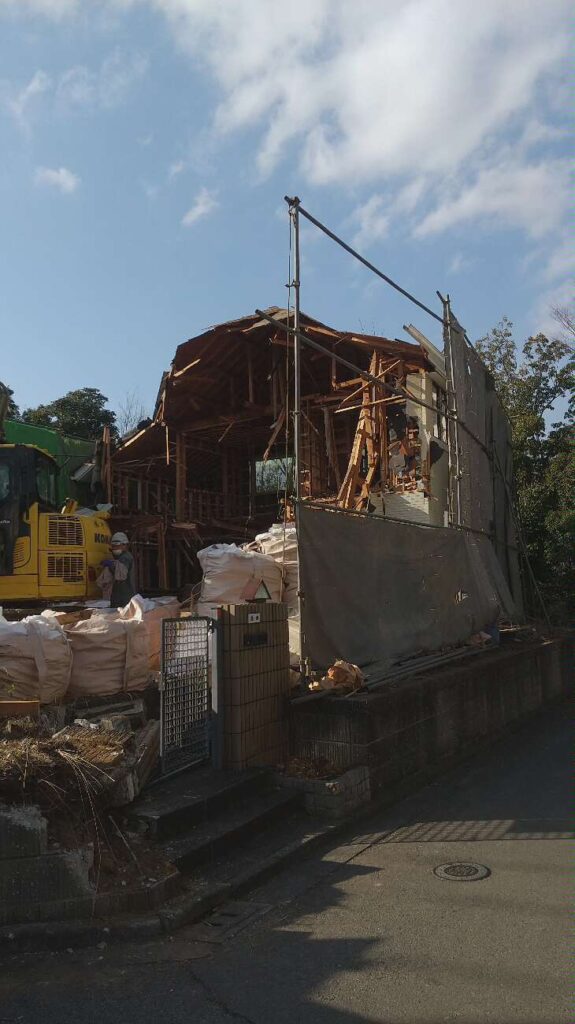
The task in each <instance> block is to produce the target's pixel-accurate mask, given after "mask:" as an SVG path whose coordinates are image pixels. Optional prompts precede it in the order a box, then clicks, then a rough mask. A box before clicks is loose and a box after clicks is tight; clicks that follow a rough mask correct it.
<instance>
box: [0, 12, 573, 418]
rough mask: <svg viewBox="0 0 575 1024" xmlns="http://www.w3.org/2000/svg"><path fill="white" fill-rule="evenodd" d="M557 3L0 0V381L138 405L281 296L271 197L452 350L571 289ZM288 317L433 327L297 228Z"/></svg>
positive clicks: (521, 327)
mask: <svg viewBox="0 0 575 1024" xmlns="http://www.w3.org/2000/svg"><path fill="white" fill-rule="evenodd" d="M569 11H570V4H569V3H567V2H565V0H529V2H528V0H482V2H481V3H477V0H459V2H458V3H457V4H456V5H454V4H453V2H452V0H449V2H447V0H393V2H391V0H354V2H353V3H350V2H349V0H291V2H290V3H289V4H286V3H280V2H278V0H0V150H1V153H2V160H1V161H0V222H1V224H2V245H1V247H0V337H1V339H2V341H1V352H2V358H1V360H0V379H2V380H4V381H5V382H6V383H8V384H9V385H10V386H11V387H12V388H13V389H14V391H15V397H16V400H17V401H18V403H19V404H20V406H21V407H26V406H29V405H35V404H38V403H40V402H45V401H50V400H52V399H54V398H56V397H58V396H59V395H61V394H63V393H65V392H66V391H68V390H70V389H72V388H77V387H83V386H91V387H98V388H100V389H101V390H102V391H103V392H104V393H105V394H106V395H108V396H109V399H110V404H111V405H112V406H113V407H115V408H118V407H119V406H121V404H122V403H123V401H124V400H125V396H126V394H127V393H128V392H134V391H135V392H137V393H138V395H139V397H140V399H141V401H142V403H143V405H144V406H147V407H148V408H151V407H152V405H153V400H154V398H155V394H156V390H157V386H158V383H159V379H160V374H161V372H162V370H163V369H165V368H166V367H167V366H168V365H169V363H170V360H171V358H172V355H173V352H174V350H175V347H176V345H177V344H178V343H179V342H181V341H183V340H185V339H186V338H188V337H191V336H193V335H194V334H197V333H199V332H200V331H202V330H203V329H205V328H206V327H207V326H209V325H210V324H212V323H217V322H218V321H222V320H226V319H230V318H233V317H236V316H241V315H243V314H244V313H246V312H250V311H252V310H253V309H255V307H256V306H269V305H274V304H275V305H283V304H285V301H286V289H285V282H286V281H287V259H288V220H287V214H286V211H285V209H284V203H283V196H284V194H285V193H290V194H293V193H297V194H298V195H299V196H300V197H301V199H302V202H303V204H304V205H305V206H306V207H307V208H308V209H309V210H310V211H311V212H313V213H315V215H316V216H318V217H319V218H320V219H322V220H324V221H325V222H327V223H328V224H329V225H330V226H331V227H332V228H333V230H335V231H336V232H339V233H341V234H343V235H344V237H346V238H347V239H348V240H349V241H351V242H352V243H354V244H356V245H357V247H358V248H359V249H360V250H361V251H362V252H363V253H365V255H366V256H367V257H368V258H369V259H371V260H372V261H373V262H375V263H376V264H377V265H378V266H380V267H381V269H382V270H384V271H385V272H386V273H387V274H389V275H390V276H392V277H394V278H395V279H396V280H399V282H400V283H401V284H403V286H404V287H406V288H408V289H409V290H411V291H413V292H414V293H415V294H416V295H417V296H418V297H420V298H421V299H422V300H423V301H424V302H426V303H427V304H429V305H432V306H434V307H435V305H436V303H437V299H436V297H435V291H436V289H439V290H440V291H442V292H444V293H445V292H449V293H450V294H451V297H452V302H453V308H454V310H455V312H456V313H457V314H458V316H459V318H460V320H461V321H462V322H463V323H464V324H465V326H466V327H467V331H468V333H469V336H470V337H471V338H472V339H474V338H477V337H479V336H480V335H482V334H483V333H485V332H486V331H487V330H488V329H489V328H490V327H491V326H493V325H494V324H495V323H496V322H497V321H498V320H499V319H500V318H501V317H502V316H503V315H504V314H506V315H507V316H509V317H510V318H511V319H512V320H513V321H514V323H515V325H516V335H517V338H518V340H521V339H522V338H523V337H526V336H527V335H528V334H530V333H536V332H537V331H538V330H540V329H543V330H550V329H551V326H552V321H551V320H550V316H549V308H550V306H551V305H552V304H553V303H564V302H566V301H568V298H569V294H570V288H571V286H572V280H573V247H572V243H571V238H570V235H571V237H572V227H571V223H570V218H571V216H572V207H571V205H570V189H569V184H570V183H569V171H570V157H571V154H572V145H571V132H572V126H571V125H570V123H569V115H570V106H571V101H572V96H571V92H572V90H571V89H570V82H569V71H568V68H569V65H568V55H569V48H570V44H571V40H570V37H569ZM302 308H303V309H304V310H305V311H306V312H308V313H310V314H311V315H313V316H315V317H317V318H319V319H321V320H324V321H326V322H327V323H329V324H331V325H333V326H336V327H341V328H346V329H354V328H355V329H360V330H363V331H365V332H372V331H373V332H375V333H379V334H383V335H386V336H388V337H399V336H401V334H402V325H403V324H404V323H409V322H412V323H414V324H416V325H417V326H418V327H420V329H422V330H423V331H424V332H425V333H427V334H428V336H429V337H431V338H432V339H433V340H435V341H436V342H438V341H439V336H438V327H439V325H438V324H436V323H435V322H434V321H433V320H431V319H430V318H428V317H427V316H426V315H425V314H424V313H421V312H420V311H418V310H417V309H416V308H415V307H412V306H410V305H409V304H408V303H407V302H406V301H405V300H403V299H401V298H400V297H399V296H397V295H396V294H395V293H394V292H392V291H391V290H390V289H388V288H387V287H386V286H385V285H384V284H383V283H380V282H378V281H377V280H376V279H374V278H372V277H371V275H369V273H368V272H367V271H366V270H364V269H363V268H362V267H360V266H359V265H357V264H355V262H354V261H353V260H351V258H350V257H348V256H346V255H345V254H343V253H342V252H341V251H339V250H337V249H336V248H335V247H334V246H333V244H332V243H330V242H328V241H327V240H326V239H324V238H323V237H321V236H319V235H318V234H317V233H316V232H315V230H314V229H312V228H309V229H308V227H307V226H304V229H303V231H302Z"/></svg>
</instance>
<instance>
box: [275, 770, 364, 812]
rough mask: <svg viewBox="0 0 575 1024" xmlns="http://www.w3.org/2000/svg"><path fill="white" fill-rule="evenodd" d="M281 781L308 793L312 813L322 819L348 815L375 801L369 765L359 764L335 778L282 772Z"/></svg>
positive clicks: (287, 785)
mask: <svg viewBox="0 0 575 1024" xmlns="http://www.w3.org/2000/svg"><path fill="white" fill-rule="evenodd" d="M277 781H278V783H279V784H280V785H281V786H283V787H284V788H287V789H297V790H298V791H299V792H300V793H303V794H304V801H305V809H306V811H307V812H308V814H314V815H317V816H318V817H321V818H335V819H338V818H345V817H347V815H348V814H352V813H353V811H356V810H357V809H358V808H359V807H363V806H365V804H368V803H369V801H370V800H371V786H370V778H369V768H368V767H367V766H366V765H358V766H357V767H356V768H350V769H349V770H348V771H346V772H344V773H343V774H342V775H338V776H337V778H334V779H306V778H302V777H301V776H290V775H278V776H277Z"/></svg>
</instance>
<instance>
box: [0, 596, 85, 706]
mask: <svg viewBox="0 0 575 1024" xmlns="http://www.w3.org/2000/svg"><path fill="white" fill-rule="evenodd" d="M71 670H72V652H71V649H70V645H69V643H68V640H67V638H66V634H65V633H64V630H63V629H62V627H61V626H60V625H59V623H58V622H56V621H49V620H47V619H44V618H43V617H42V616H41V615H29V616H28V617H27V618H25V619H23V620H22V622H7V620H6V619H5V618H4V617H3V616H0V699H4V700H39V701H40V702H41V703H42V704H52V703H54V702H55V701H59V700H61V699H62V697H63V696H64V695H65V693H66V691H67V689H68V684H69V682H70V674H71Z"/></svg>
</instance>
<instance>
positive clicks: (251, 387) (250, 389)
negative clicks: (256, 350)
mask: <svg viewBox="0 0 575 1024" xmlns="http://www.w3.org/2000/svg"><path fill="white" fill-rule="evenodd" d="M248 402H249V403H250V404H251V405H253V403H254V367H253V360H252V346H251V345H250V344H248Z"/></svg>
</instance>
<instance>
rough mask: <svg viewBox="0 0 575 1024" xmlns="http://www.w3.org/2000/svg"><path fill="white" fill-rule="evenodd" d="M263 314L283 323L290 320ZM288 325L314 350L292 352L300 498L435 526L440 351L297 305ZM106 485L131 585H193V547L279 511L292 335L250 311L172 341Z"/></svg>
mask: <svg viewBox="0 0 575 1024" xmlns="http://www.w3.org/2000/svg"><path fill="white" fill-rule="evenodd" d="M266 312H267V313H269V314H270V315H271V316H273V318H274V319H275V320H279V321H281V322H283V323H285V322H286V320H287V319H288V317H289V316H290V314H288V312H287V311H286V310H281V309H277V308H275V307H274V308H272V309H270V310H267V311H266ZM300 322H301V330H302V332H303V334H305V335H306V336H308V337H309V338H310V339H313V340H315V341H318V342H320V343H321V345H322V346H323V347H324V348H325V349H326V350H327V353H323V352H318V351H316V350H314V349H312V348H310V347H308V346H307V345H305V344H304V345H302V348H301V400H302V406H301V421H300V424H301V493H302V497H303V498H304V500H307V501H310V502H321V503H328V504H332V505H334V506H339V507H341V508H347V509H357V510H364V511H368V512H373V513H374V514H380V515H386V516H389V517H391V518H396V519H404V520H410V521H415V522H422V523H429V524H431V525H436V526H443V525H446V524H447V516H448V503H449V500H448V486H449V485H448V473H449V470H448V437H447V417H446V411H447V408H446V393H445V367H444V365H443V356H442V354H441V353H440V352H438V351H437V350H436V349H435V348H434V347H433V345H431V344H430V343H429V342H427V340H426V339H424V338H422V337H421V339H420V341H419V342H418V343H415V344H412V343H408V342H405V341H397V340H391V339H387V338H382V337H375V336H371V335H366V334H358V333H354V332H351V333H350V332H345V331H339V330H335V329H333V328H331V327H327V326H326V325H325V324H322V323H320V322H318V321H317V320H313V319H312V318H311V317H309V316H306V315H305V314H302V315H301V321H300ZM413 333H414V336H416V335H417V332H415V331H414V332H413ZM335 354H337V355H339V356H342V357H344V358H345V359H347V360H348V361H349V362H351V363H353V364H354V365H356V366H358V367H360V368H361V369H362V370H364V371H368V372H369V373H370V374H371V375H372V376H373V377H376V378H378V379H380V380H382V381H384V382H385V383H386V384H388V385H389V389H388V391H384V390H382V388H380V387H378V386H377V385H376V384H375V383H367V382H366V381H365V380H364V379H363V378H361V377H358V376H357V373H354V372H353V371H352V370H349V369H347V368H345V367H343V366H342V365H341V364H340V363H338V362H337V361H336V359H335V358H333V356H334V355H335ZM107 484H108V491H109V500H110V501H111V502H112V503H113V505H114V510H115V514H114V518H115V521H116V522H117V524H118V526H121V528H122V529H125V530H126V532H127V533H128V534H129V535H130V537H131V540H132V550H133V552H134V555H135V557H136V563H137V571H138V579H139V584H140V587H142V588H144V589H154V588H156V587H157V588H166V587H169V588H171V589H176V588H179V587H182V586H183V585H185V584H187V583H190V582H192V583H193V582H195V581H196V580H198V579H199V578H200V577H201V572H200V569H199V565H198V563H197V560H196V558H195V552H196V551H197V550H198V549H199V548H200V547H203V546H205V545H207V544H210V543H214V542H221V541H227V542H232V541H235V542H237V543H242V542H245V541H248V540H250V539H252V538H253V537H254V536H255V534H256V533H258V532H261V531H262V530H265V529H267V528H268V527H269V526H270V524H271V523H273V522H277V521H278V520H280V519H281V518H282V516H284V515H285V516H287V517H289V515H290V495H291V493H292V492H293V487H292V484H293V340H292V338H291V337H288V335H287V334H286V332H285V331H284V330H282V329H281V328H279V327H278V326H277V325H274V324H270V323H269V322H268V321H267V320H265V319H262V318H261V317H259V316H258V315H257V314H254V315H251V316H246V317H243V318H242V319H240V320H234V321H230V322H228V323H223V324H219V325H217V326H215V327H213V328H211V329H210V330H208V331H206V332H205V333H204V334H201V335H199V336H198V337H195V338H192V339H190V340H189V341H186V342H184V343H183V344H182V345H179V347H178V349H177V350H176V354H175V357H174V360H173V362H172V365H171V368H170V370H169V371H168V372H167V373H165V374H164V376H163V378H162V381H161V385H160V390H159V394H158V398H157V402H156V408H155V411H154V416H153V420H152V422H151V423H149V425H147V426H145V427H144V428H143V429H141V430H138V431H136V432H134V433H133V434H132V435H131V436H129V437H127V438H124V439H123V441H122V443H121V444H120V446H119V447H118V448H117V450H116V451H115V452H113V453H112V456H111V460H110V463H109V467H108V471H107Z"/></svg>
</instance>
